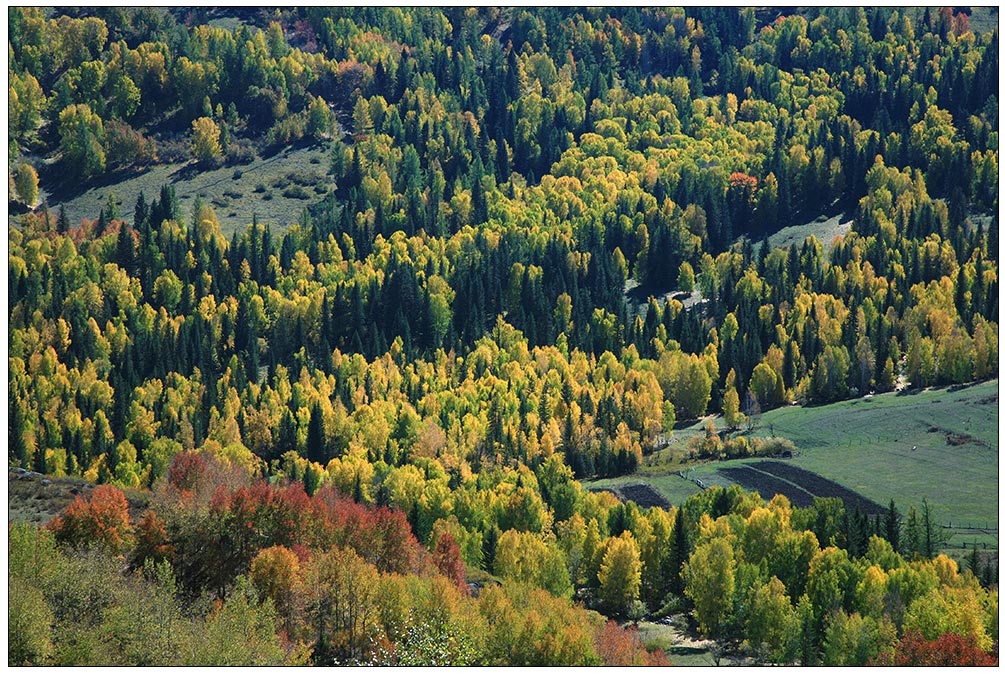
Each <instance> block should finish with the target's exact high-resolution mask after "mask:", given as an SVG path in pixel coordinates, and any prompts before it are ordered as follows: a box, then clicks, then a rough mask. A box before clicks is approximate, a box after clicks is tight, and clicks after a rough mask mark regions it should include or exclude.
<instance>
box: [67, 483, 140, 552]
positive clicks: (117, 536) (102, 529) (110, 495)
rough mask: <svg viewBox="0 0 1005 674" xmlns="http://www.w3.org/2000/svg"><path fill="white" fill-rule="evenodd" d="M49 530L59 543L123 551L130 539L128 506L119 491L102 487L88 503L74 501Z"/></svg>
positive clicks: (78, 500) (106, 485) (96, 489)
mask: <svg viewBox="0 0 1005 674" xmlns="http://www.w3.org/2000/svg"><path fill="white" fill-rule="evenodd" d="M49 528H50V529H51V530H52V532H53V534H54V535H55V537H56V540H57V541H58V542H60V543H66V544H69V545H71V546H73V547H89V546H97V547H104V548H107V549H109V550H112V551H115V552H119V551H121V550H123V549H125V548H126V546H127V544H128V539H129V535H130V531H129V503H128V502H127V501H126V496H125V494H123V493H122V490H121V489H119V488H118V487H113V486H112V485H108V484H103V485H101V486H99V487H96V488H95V490H94V493H93V494H91V498H90V499H89V500H86V501H85V500H84V499H82V498H81V497H79V496H78V497H77V498H76V499H74V501H73V503H71V504H70V505H69V506H67V508H66V510H65V511H63V514H62V515H60V516H59V517H57V518H56V519H54V520H53V521H52V522H51V523H50V524H49Z"/></svg>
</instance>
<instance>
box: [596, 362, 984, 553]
mask: <svg viewBox="0 0 1005 674" xmlns="http://www.w3.org/2000/svg"><path fill="white" fill-rule="evenodd" d="M715 421H716V426H717V428H720V429H721V428H722V427H723V423H722V421H721V419H716V420H715ZM701 427H702V424H692V425H690V426H685V427H682V428H679V429H677V430H676V431H675V440H674V441H673V442H671V444H670V445H669V446H668V447H667V448H666V449H663V450H661V451H660V452H658V453H656V454H655V455H654V456H652V457H647V460H646V461H644V463H643V466H641V467H640V468H639V470H638V471H637V472H636V473H635V474H634V475H628V476H623V477H618V478H612V479H607V480H596V481H592V482H589V483H588V484H587V486H588V488H590V489H614V488H616V487H618V486H623V485H628V484H637V483H646V484H649V485H651V486H652V487H653V488H655V489H656V490H657V491H659V492H660V493H661V494H663V496H664V497H666V499H667V500H668V501H670V502H671V503H673V504H675V505H676V504H679V503H681V502H683V501H684V500H685V499H686V498H687V497H688V496H690V495H691V494H693V493H696V492H697V491H699V487H698V486H697V485H696V484H695V483H694V482H693V481H688V480H685V479H683V478H681V477H680V475H678V471H681V470H683V471H685V473H686V474H687V475H688V476H689V477H690V478H691V479H692V480H693V479H701V480H702V482H703V483H704V484H706V485H723V486H725V485H729V484H731V481H730V480H729V479H728V478H727V477H726V476H725V475H722V474H721V473H720V472H719V470H720V469H721V468H725V467H728V466H734V465H738V464H743V463H746V462H749V461H758V460H760V459H745V460H734V461H723V462H715V463H693V462H688V460H687V458H686V454H687V450H686V442H687V439H689V438H690V437H693V436H694V435H696V434H697V433H699V432H700V428H701ZM749 435H751V436H753V437H768V436H771V435H777V436H782V437H786V438H788V439H790V440H792V442H793V443H794V444H795V446H796V448H797V450H798V452H797V454H796V456H795V457H794V458H792V459H791V460H790V461H791V463H792V464H793V465H795V466H798V467H800V468H803V469H805V470H808V471H812V472H814V473H817V474H818V475H820V476H822V477H825V478H827V479H829V480H833V481H834V482H837V483H839V484H841V485H843V486H845V487H847V488H848V489H851V490H853V491H856V492H858V493H859V494H861V495H862V496H864V497H866V498H869V499H872V500H873V501H875V502H877V503H879V504H880V505H883V506H886V505H888V504H889V503H890V499H893V500H894V501H895V502H896V504H897V508H898V510H899V511H900V512H901V513H902V514H904V515H906V513H907V510H908V508H909V507H910V506H912V505H913V506H915V507H920V505H921V501H922V498H926V499H927V500H928V502H929V504H930V505H931V506H932V510H933V513H934V515H935V518H936V521H937V522H938V523H939V524H940V525H945V527H946V528H945V529H943V532H944V533H945V535H946V539H947V541H946V542H947V545H948V547H950V548H953V547H955V548H960V547H962V545H963V544H967V545H972V544H973V543H978V544H986V545H987V547H988V548H989V549H991V548H993V549H997V548H998V533H997V527H998V509H999V498H998V489H999V484H998V381H997V380H993V381H990V382H984V383H981V384H975V385H971V386H965V387H951V388H940V389H928V390H923V391H917V392H904V393H886V394H881V395H875V396H872V397H869V398H857V399H855V400H846V401H843V402H839V403H834V404H831V405H821V406H814V407H800V406H790V407H784V408H781V409H776V410H771V411H769V412H766V413H765V414H763V415H762V416H761V419H760V422H759V423H758V425H757V426H756V427H755V428H754V430H753V431H751V432H750V433H749Z"/></svg>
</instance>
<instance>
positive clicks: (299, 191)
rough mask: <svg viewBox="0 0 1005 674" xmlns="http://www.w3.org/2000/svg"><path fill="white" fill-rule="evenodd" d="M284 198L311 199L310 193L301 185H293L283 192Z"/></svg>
mask: <svg viewBox="0 0 1005 674" xmlns="http://www.w3.org/2000/svg"><path fill="white" fill-rule="evenodd" d="M283 196H284V197H286V198H287V199H310V198H311V195H310V193H309V192H308V191H307V190H305V189H304V188H303V187H301V186H300V185H292V186H290V187H287V188H286V189H285V190H283Z"/></svg>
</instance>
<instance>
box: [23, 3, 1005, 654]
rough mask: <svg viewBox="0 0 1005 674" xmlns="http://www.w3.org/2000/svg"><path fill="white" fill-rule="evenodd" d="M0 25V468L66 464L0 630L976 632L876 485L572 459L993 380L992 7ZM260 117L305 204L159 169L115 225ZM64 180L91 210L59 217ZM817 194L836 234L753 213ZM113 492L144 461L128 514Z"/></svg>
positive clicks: (278, 645) (304, 637) (824, 650)
mask: <svg viewBox="0 0 1005 674" xmlns="http://www.w3.org/2000/svg"><path fill="white" fill-rule="evenodd" d="M984 11H987V10H986V8H985V10H984ZM994 18H995V21H996V20H997V14H996V13H995V14H994ZM8 22H9V23H8V25H9V36H10V39H9V49H8V63H9V66H8V69H9V81H10V85H9V104H8V105H9V126H8V165H9V175H10V194H11V204H10V212H11V213H12V214H14V215H15V216H16V217H13V216H12V219H11V222H12V225H11V226H10V227H9V230H8V232H9V233H8V243H9V257H8V292H9V312H10V313H9V329H10V336H9V342H8V380H9V385H8V386H9V388H8V411H9V427H8V428H9V430H8V440H9V463H10V464H11V465H12V466H17V467H21V468H26V469H32V470H34V471H37V472H38V473H44V474H47V475H50V476H53V477H60V476H67V475H72V476H81V477H84V478H86V479H87V480H88V481H91V482H94V483H98V484H100V485H101V486H100V487H98V488H96V489H94V490H93V492H92V495H91V496H89V497H88V498H87V499H84V498H81V499H79V500H78V502H76V503H74V504H73V505H71V506H70V508H69V509H68V510H67V511H66V512H65V513H64V514H63V515H62V516H61V517H59V518H57V519H56V520H55V521H54V522H53V523H52V524H50V525H49V527H48V528H47V529H43V530H39V529H35V528H33V527H30V526H23V525H17V526H14V527H12V528H11V529H10V530H9V538H10V542H11V558H10V559H11V563H10V567H11V570H10V579H11V580H10V584H11V603H10V617H11V627H10V632H9V634H10V638H11V644H12V646H11V650H10V651H9V662H10V663H11V664H23V663H33V664H113V663H114V664H199V663H207V664H237V663H247V664H251V663H252V661H254V663H255V664H276V663H281V662H288V663H300V662H312V663H315V664H330V663H333V662H339V663H348V662H378V663H396V664H586V663H593V664H599V663H607V664H644V663H647V662H651V663H657V662H661V661H663V660H662V659H663V658H664V655H663V654H662V652H659V651H656V650H652V649H650V650H651V651H652V652H650V651H647V650H646V648H645V647H644V645H643V644H642V643H641V641H640V640H639V637H638V634H637V633H635V632H634V631H631V630H628V631H626V630H624V629H622V628H621V627H618V626H617V625H616V624H614V623H607V622H606V621H605V619H604V617H602V616H607V617H610V618H616V619H620V620H625V619H628V618H640V617H642V616H645V615H654V614H655V615H667V614H671V613H676V612H681V611H683V612H685V613H686V614H687V615H689V616H691V617H692V620H693V625H694V627H695V628H696V629H697V630H698V631H699V632H701V633H702V634H703V635H705V636H710V637H712V638H715V639H717V640H719V641H721V642H723V643H728V644H731V647H732V648H734V649H735V650H738V651H743V652H745V653H748V654H750V655H751V656H752V657H755V658H756V659H759V660H768V661H773V662H800V663H802V664H813V663H818V662H822V663H824V664H847V665H851V664H865V663H891V664H892V663H897V664H912V663H921V662H923V661H924V662H927V663H928V664H937V662H936V661H934V660H931V658H933V657H935V655H937V654H939V653H947V652H954V653H956V654H957V655H955V656H954V657H956V658H957V660H956V662H962V661H963V660H964V659H965V658H973V659H975V660H976V661H981V662H983V660H982V658H984V659H988V658H991V659H993V660H994V661H996V660H997V638H998V635H997V581H996V578H993V577H991V575H990V572H987V573H984V574H979V573H977V571H978V569H977V568H976V567H977V565H976V564H974V565H972V567H971V568H969V569H967V570H966V571H964V572H960V571H959V570H958V567H957V565H956V562H954V561H952V560H950V559H948V558H946V557H945V556H939V555H938V553H939V551H938V549H937V546H935V547H933V545H932V543H931V540H928V541H927V545H926V541H925V540H923V539H924V536H922V539H919V538H918V536H919V535H920V534H919V532H923V533H924V532H928V533H930V532H931V523H930V522H928V521H927V516H926V521H925V522H924V523H919V522H918V521H915V522H914V523H913V525H912V526H913V529H911V531H913V532H914V533H913V534H912V539H911V540H910V541H909V542H907V541H902V540H901V537H900V529H901V527H900V522H899V519H898V517H897V510H896V508H895V507H893V506H894V504H892V503H891V504H890V505H891V508H890V509H889V513H888V517H887V519H886V521H885V522H880V520H879V519H877V520H876V521H875V522H872V521H861V522H859V521H858V519H857V516H856V514H855V513H852V512H848V511H846V509H845V508H844V506H843V504H842V503H841V502H840V501H839V500H831V499H818V501H817V502H816V503H814V504H813V506H811V507H808V508H794V507H792V506H791V505H790V504H789V503H788V502H787V501H786V500H785V499H784V498H777V497H776V498H775V499H774V500H772V501H771V502H770V503H768V504H765V503H764V501H763V500H761V499H759V498H758V497H757V496H756V495H750V494H745V493H743V492H742V491H740V490H738V489H730V490H723V489H711V490H708V491H705V492H703V493H702V494H698V495H696V496H694V497H692V498H691V499H689V500H688V501H687V502H686V503H684V504H678V506H679V507H678V506H675V507H673V508H671V509H670V510H665V509H662V508H658V507H654V508H650V509H639V508H638V507H637V506H635V505H634V504H631V503H629V504H621V503H619V502H618V501H617V499H616V498H615V497H614V496H613V495H611V494H607V493H592V492H588V491H585V490H584V489H582V487H581V485H580V483H579V482H578V480H580V479H584V478H588V477H594V476H600V477H610V476H615V475H621V474H626V473H630V472H632V471H633V470H634V469H635V468H636V467H637V466H638V465H639V463H640V462H641V461H642V460H643V457H644V456H646V455H648V454H649V453H650V452H652V451H653V450H654V449H656V448H658V447H660V446H661V444H663V443H665V442H666V438H667V436H668V435H669V434H670V433H672V431H673V427H674V425H675V423H676V422H678V421H682V420H690V419H695V418H700V417H702V416H704V415H706V414H710V413H721V414H723V416H724V418H725V420H726V422H727V424H728V425H729V426H730V427H733V428H735V427H737V426H738V425H739V424H740V423H741V422H742V420H743V418H744V416H745V415H752V414H756V413H757V412H758V411H761V410H766V409H770V408H773V407H778V406H781V405H785V404H789V403H790V402H793V401H795V402H798V403H803V404H820V403H827V402H832V401H836V400H842V399H846V398H850V397H855V396H859V395H862V394H865V393H868V392H873V391H876V392H879V391H891V390H894V389H895V388H905V387H906V388H921V387H927V386H933V385H945V384H960V383H968V382H972V381H975V380H987V379H992V378H995V377H997V375H998V294H999V290H998V278H997V264H998V259H997V258H998V215H997V214H998V128H997V124H998V100H997V95H998V79H999V76H998V75H999V71H998V30H997V27H995V28H994V30H993V31H990V32H983V33H981V32H980V31H975V30H971V28H970V22H969V13H962V12H957V11H954V10H952V9H949V8H946V9H943V10H940V11H936V10H917V11H915V10H904V9H896V8H888V7H884V8H869V9H867V10H864V9H862V8H837V9H825V8H813V9H803V10H799V11H794V12H792V13H782V12H780V11H779V10H766V11H764V12H754V11H753V10H751V9H738V8H721V9H720V8H687V9H677V10H662V9H660V10H657V9H644V8H626V9H593V10H582V9H575V8H561V7H559V8H541V9H530V8H515V9H514V8H506V9H498V8H480V9H464V8H447V9H437V8H416V9H396V8H320V7H312V8H300V9H289V8H286V9H281V10H280V9H276V10H272V9H264V8H261V9H252V10H234V11H233V12H229V13H226V12H210V8H197V9H193V10H190V11H189V10H184V11H182V10H172V11H170V12H168V11H165V10H162V9H154V8H143V9H130V8H91V9H79V10H74V11H73V12H70V13H62V10H59V11H54V10H51V9H42V8H23V9H22V8H11V9H9V13H8ZM975 24H976V22H975ZM290 146H297V147H302V146H313V147H323V148H325V151H326V152H327V154H328V156H329V157H330V163H329V165H328V166H321V167H320V169H318V170H317V172H316V173H315V174H314V177H313V178H308V177H305V176H297V175H291V176H290V177H289V178H288V179H286V181H285V184H283V185H282V187H281V188H279V189H282V190H283V194H284V195H287V196H290V198H295V199H298V200H301V201H302V202H303V204H304V207H303V208H301V209H300V210H299V211H298V212H290V213H289V215H288V218H285V219H283V220H282V221H276V222H265V221H261V222H260V221H254V222H249V223H246V226H244V227H241V228H238V229H237V230H236V231H225V230H224V229H223V228H222V227H221V226H220V223H219V220H218V217H217V215H216V213H215V212H214V208H213V205H212V199H211V198H207V199H202V198H198V197H197V198H196V199H195V200H194V203H192V204H191V205H188V204H186V205H185V206H184V207H183V206H182V204H181V201H180V200H179V199H178V198H177V195H176V192H175V188H174V186H173V185H172V184H165V185H164V186H163V188H161V189H160V190H159V192H158V193H156V194H143V193H140V194H139V195H137V196H136V197H135V201H134V202H133V200H132V199H130V201H131V202H133V203H130V204H128V206H129V207H131V208H132V210H131V217H122V213H123V212H124V211H127V209H126V208H125V207H124V205H123V204H121V203H119V202H118V201H117V199H116V198H115V196H114V193H115V185H116V183H117V181H120V180H124V179H126V178H127V177H128V176H132V175H136V174H137V173H138V172H142V171H144V170H145V169H146V168H147V167H150V166H153V165H156V164H170V163H179V164H180V163H181V162H186V161H187V162H189V163H188V164H187V165H185V166H184V167H183V168H182V169H179V175H181V174H185V173H192V172H200V171H204V170H209V169H211V168H219V167H221V166H234V167H235V168H234V171H235V176H236V175H238V174H239V173H240V172H241V171H242V170H245V169H246V168H247V167H249V166H254V165H256V162H260V161H262V158H263V157H268V156H270V155H271V154H272V153H275V152H277V151H278V150H279V149H281V148H286V147H290ZM277 186H278V183H277ZM99 187H100V188H103V189H104V188H107V189H108V191H109V195H110V196H109V198H108V201H107V204H106V206H105V207H104V208H103V209H101V211H100V213H94V214H92V217H88V218H84V219H82V220H79V221H76V220H71V219H70V218H68V217H67V216H66V212H65V210H63V209H61V208H60V207H59V201H58V199H59V198H61V197H62V196H66V195H69V194H72V193H73V192H74V190H80V189H89V188H99ZM40 188H41V190H42V192H44V194H45V195H46V202H45V203H44V204H43V203H39V194H40ZM224 189H225V188H224V187H223V186H221V187H220V190H221V191H223V190H224ZM268 189H269V188H266V187H265V186H264V185H263V186H262V190H261V192H262V193H265V192H267V191H268ZM256 192H258V190H257V189H256ZM322 195H324V196H323V198H322ZM207 196H209V195H207ZM249 198H251V197H249ZM256 198H257V197H256ZM262 198H264V196H263V197H262ZM836 214H843V215H846V216H848V218H849V219H851V220H852V225H851V230H850V231H849V232H848V233H847V235H845V236H843V237H841V238H840V239H838V240H836V241H833V242H821V241H818V240H816V239H814V238H812V237H810V238H808V239H806V240H805V241H802V242H800V243H799V244H795V245H791V246H788V247H787V248H771V247H770V246H769V245H768V243H767V237H768V235H770V234H772V233H774V232H776V231H778V230H779V229H781V228H783V227H787V226H791V225H796V224H802V223H806V222H810V221H813V220H815V219H817V218H818V217H820V216H831V215H836ZM825 243H827V244H833V245H829V246H828V247H827V248H825V246H824V244H825ZM639 300H641V301H639ZM742 447H743V450H742V451H743V452H746V453H759V452H760V453H770V452H772V451H774V449H775V448H776V447H775V445H772V444H771V443H770V442H769V441H753V442H745V443H744V444H743V445H742ZM121 489H125V490H127V492H130V490H152V494H150V495H149V501H150V502H149V509H148V511H147V512H146V513H145V514H143V515H142V517H139V518H137V517H132V518H131V517H130V516H129V514H128V511H127V510H126V502H125V497H124V496H123V495H122V492H121ZM920 497H921V495H919V499H920ZM917 505H918V506H919V507H920V506H921V503H920V502H919V503H918V504H917ZM870 535H873V537H872V538H869V536H870ZM82 548H87V549H89V550H90V551H89V552H88V554H86V555H80V554H76V553H72V552H71V550H74V549H82ZM119 576H123V577H124V578H128V581H127V582H125V581H124V582H118V581H116V580H115V579H117V578H119ZM978 576H982V580H983V585H982V583H981V581H980V580H978ZM361 587H363V588H367V589H368V590H367V592H362V591H361V590H359V588H361ZM368 592H369V593H368ZM363 595H366V596H363ZM141 598H148V599H141ZM149 598H153V599H149ZM151 602H153V603H151ZM137 607H142V610H140V609H139V608H137ZM82 608H86V609H87V610H82ZM597 611H599V612H600V614H602V615H598V613H597ZM15 614H16V615H17V616H19V618H18V620H17V621H15V620H14V616H15ZM144 630H145V631H144ZM207 630H209V631H208V632H207ZM214 630H215V631H214ZM190 635H197V636H190ZM936 640H941V641H938V642H937V641H936ZM954 640H955V641H954ZM245 642H247V644H245ZM182 643H184V644H185V646H184V648H182V647H180V646H179V644H182ZM109 644H116V645H115V646H114V647H110V646H109ZM220 644H227V645H228V646H231V647H233V649H234V650H233V651H232V652H225V651H224V649H222V647H221V646H219V645H220ZM951 648H956V650H955V651H951ZM925 658H928V660H925Z"/></svg>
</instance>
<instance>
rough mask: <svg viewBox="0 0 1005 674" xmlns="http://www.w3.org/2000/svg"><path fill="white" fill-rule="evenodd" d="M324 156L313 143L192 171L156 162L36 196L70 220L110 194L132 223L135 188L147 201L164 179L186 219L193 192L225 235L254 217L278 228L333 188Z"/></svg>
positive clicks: (95, 209)
mask: <svg viewBox="0 0 1005 674" xmlns="http://www.w3.org/2000/svg"><path fill="white" fill-rule="evenodd" d="M330 155H331V153H330V149H329V146H328V145H323V146H320V145H319V146H313V147H297V148H288V149H285V150H282V151H280V152H278V153H276V154H275V155H272V156H270V157H266V158H264V159H255V160H254V161H253V162H251V163H249V164H244V165H241V166H224V167H221V168H216V169H211V170H207V171H199V170H196V169H195V166H194V165H192V164H188V163H177V164H162V165H158V166H154V167H152V168H150V169H149V170H147V171H144V172H143V173H140V174H135V175H128V176H124V177H123V178H122V179H121V180H117V181H115V182H114V183H108V184H104V185H101V186H97V187H93V188H91V189H89V190H87V191H86V192H83V193H81V194H77V195H72V196H69V197H67V198H66V199H64V200H60V197H59V196H58V195H50V194H48V193H46V192H45V191H44V189H43V191H42V193H41V194H40V199H41V200H42V201H46V200H47V201H48V204H49V208H50V210H51V211H52V212H54V213H57V212H59V207H60V205H61V204H62V205H63V206H64V207H65V208H66V216H67V218H68V219H69V221H70V222H71V223H72V224H74V225H76V224H77V223H79V222H80V219H81V218H96V217H98V214H99V213H100V212H101V209H102V208H104V206H105V204H106V203H107V202H108V195H109V193H112V194H114V195H115V199H116V201H117V202H118V203H119V214H120V215H121V217H124V218H125V219H126V220H128V221H130V222H132V218H133V207H134V206H135V205H136V198H137V197H138V196H139V194H140V192H141V191H142V192H143V194H144V196H145V198H146V200H147V203H148V204H149V203H150V201H151V200H153V199H155V198H156V197H157V196H158V194H159V193H160V189H161V187H162V186H163V185H168V184H170V185H174V188H175V193H176V195H177V196H178V202H179V204H180V205H181V212H182V216H183V218H185V219H186V220H187V219H189V218H190V217H191V213H192V204H193V203H195V199H196V197H197V196H199V197H202V199H203V201H204V202H205V203H207V204H209V205H211V206H212V207H213V211H214V212H215V213H216V217H217V219H218V220H219V221H220V227H221V229H222V230H223V232H224V234H226V235H227V236H228V237H229V236H230V235H231V234H232V233H233V232H234V231H235V230H237V229H239V228H243V227H245V226H247V225H249V224H251V222H252V219H253V218H254V217H256V216H257V218H258V222H260V223H262V224H268V225H270V226H271V227H272V229H273V230H274V231H282V230H284V229H286V228H287V227H288V226H289V225H290V224H291V223H294V222H297V221H298V219H299V218H300V213H301V211H302V210H303V209H304V207H305V206H307V205H308V204H311V203H314V202H316V201H318V200H320V199H321V198H322V197H323V196H325V194H327V193H328V191H329V190H330V189H332V188H333V185H332V183H331V177H330V176H328V175H327V172H328V166H329V163H330ZM43 188H44V186H43Z"/></svg>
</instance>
